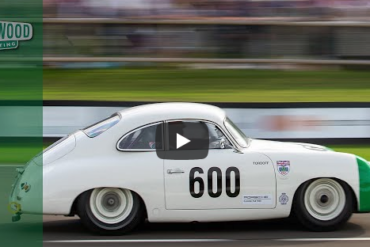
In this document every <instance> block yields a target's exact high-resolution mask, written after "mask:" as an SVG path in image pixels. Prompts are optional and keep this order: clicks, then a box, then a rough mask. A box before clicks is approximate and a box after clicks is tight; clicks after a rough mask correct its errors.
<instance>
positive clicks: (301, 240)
mask: <svg viewBox="0 0 370 247" xmlns="http://www.w3.org/2000/svg"><path fill="white" fill-rule="evenodd" d="M264 240H265V241H266V240H267V241H280V242H329V241H370V237H368V238H282V239H95V240H93V239H91V240H47V241H44V243H74V244H76V243H209V242H241V241H264Z"/></svg>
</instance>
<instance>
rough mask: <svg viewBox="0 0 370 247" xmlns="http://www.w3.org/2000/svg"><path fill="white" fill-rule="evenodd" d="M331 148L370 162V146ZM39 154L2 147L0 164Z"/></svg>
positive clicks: (35, 150)
mask: <svg viewBox="0 0 370 247" xmlns="http://www.w3.org/2000/svg"><path fill="white" fill-rule="evenodd" d="M45 147H46V146H44V148H45ZM330 148H332V149H334V151H337V152H345V153H352V154H356V155H358V156H361V157H362V158H364V159H366V160H369V161H370V145H333V146H330ZM39 152H40V148H38V147H31V146H21V145H20V146H17V147H15V146H10V147H6V146H0V164H25V163H27V161H29V160H30V159H31V158H32V157H34V156H35V155H36V154H38V153H39Z"/></svg>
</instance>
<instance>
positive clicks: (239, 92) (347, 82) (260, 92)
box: [0, 68, 370, 102]
mask: <svg viewBox="0 0 370 247" xmlns="http://www.w3.org/2000/svg"><path fill="white" fill-rule="evenodd" d="M43 79H44V99H45V100H102V101H197V102H336V101H342V102H343V101H351V102H355V101H356V102H359V101H361V102H366V101H369V100H370V71H271V70H194V69H188V70H178V69H163V68H162V69H91V70H57V69H44V77H43ZM0 94H1V93H0ZM6 97H7V95H4V97H3V98H5V99H6ZM12 97H13V98H14V97H15V96H12Z"/></svg>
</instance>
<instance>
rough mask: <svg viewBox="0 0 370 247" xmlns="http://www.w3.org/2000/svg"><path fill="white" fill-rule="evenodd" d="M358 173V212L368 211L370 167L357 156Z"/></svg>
mask: <svg viewBox="0 0 370 247" xmlns="http://www.w3.org/2000/svg"><path fill="white" fill-rule="evenodd" d="M357 164H358V172H359V176H360V205H359V211H360V212H367V211H370V165H369V163H368V162H367V161H366V160H365V159H363V158H361V157H358V156H357Z"/></svg>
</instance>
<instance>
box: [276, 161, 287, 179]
mask: <svg viewBox="0 0 370 247" xmlns="http://www.w3.org/2000/svg"><path fill="white" fill-rule="evenodd" d="M276 163H277V168H278V171H279V173H280V174H281V175H283V176H285V175H287V174H288V173H289V172H290V161H288V160H279V161H277V162H276Z"/></svg>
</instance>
